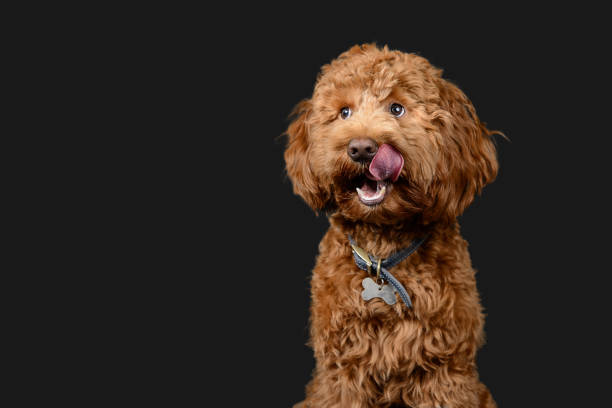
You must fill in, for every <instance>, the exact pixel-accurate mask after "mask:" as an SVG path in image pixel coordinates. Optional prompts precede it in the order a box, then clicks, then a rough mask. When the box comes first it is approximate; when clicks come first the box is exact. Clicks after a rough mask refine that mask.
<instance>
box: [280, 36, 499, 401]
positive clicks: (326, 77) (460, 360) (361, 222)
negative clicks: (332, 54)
mask: <svg viewBox="0 0 612 408" xmlns="http://www.w3.org/2000/svg"><path fill="white" fill-rule="evenodd" d="M441 72H442V71H441V70H439V69H437V68H435V67H433V66H432V65H430V64H429V63H428V61H427V60H426V59H424V58H422V57H419V56H417V55H413V54H407V53H403V52H399V51H391V50H389V49H388V48H387V47H386V46H385V47H384V48H378V47H376V46H375V45H362V46H355V47H353V48H351V49H350V50H349V51H347V52H345V53H343V54H341V55H340V56H339V57H338V58H337V59H336V60H334V61H333V62H331V63H330V64H328V65H325V66H323V67H322V70H321V73H320V75H319V77H318V78H317V83H316V86H315V88H314V92H313V95H312V98H310V99H308V100H305V101H302V102H301V103H300V104H299V105H298V106H297V107H296V110H295V112H294V114H295V118H294V120H293V122H292V123H291V124H290V126H289V128H288V130H287V135H288V145H287V149H286V151H285V160H286V167H287V173H288V175H289V177H290V179H291V181H292V183H293V187H294V191H295V193H296V194H298V195H299V196H301V197H302V198H303V199H304V200H305V201H306V203H307V204H308V205H309V206H310V207H312V208H313V209H314V210H315V211H325V212H327V213H328V214H329V219H330V224H331V225H330V228H329V230H328V232H327V233H326V235H325V237H324V238H323V240H322V241H321V243H320V246H319V250H320V254H319V256H318V257H317V263H316V266H315V268H314V271H313V276H312V282H311V287H312V303H311V341H310V344H311V345H312V347H313V349H314V354H315V358H316V368H315V371H314V373H313V379H312V381H311V382H310V383H309V385H308V386H307V392H306V400H305V401H304V402H303V403H300V404H298V406H307V407H309V408H315V407H316V408H322V407H328V408H331V407H355V408H357V407H392V406H402V407H404V406H409V407H418V408H430V407H447V408H457V407H462V408H468V407H495V406H496V405H495V402H494V401H493V399H492V397H491V395H490V393H489V391H488V390H487V388H486V387H485V386H484V385H483V384H482V383H481V382H480V381H479V380H478V373H477V368H476V364H475V356H476V351H477V350H478V348H479V347H480V346H481V345H482V344H483V341H484V340H483V339H484V334H483V314H482V307H481V305H480V301H479V295H478V292H477V289H476V281H475V276H474V275H475V272H474V270H473V268H472V266H471V262H470V256H469V253H468V250H467V243H466V242H465V240H464V239H463V238H462V237H461V235H460V233H459V226H458V224H457V220H456V219H457V216H459V215H460V214H461V213H462V212H463V211H464V210H465V208H466V207H467V206H468V205H469V204H470V203H471V202H472V200H473V198H474V195H475V194H478V193H479V192H480V191H481V189H482V188H483V186H485V185H486V184H487V183H489V182H491V181H492V180H493V179H494V178H495V176H496V174H497V168H498V165H497V159H496V153H495V148H494V144H493V142H492V140H491V135H492V134H493V133H494V132H491V131H489V130H487V129H486V127H485V126H484V125H483V124H482V123H481V122H480V121H479V119H478V117H477V116H476V112H475V110H474V107H473V106H472V104H471V102H470V101H469V100H468V98H467V97H466V96H465V95H464V94H463V93H462V92H461V91H460V90H459V89H458V88H457V87H456V86H455V85H453V84H451V83H450V82H448V81H446V80H444V79H443V78H442V77H441ZM392 104H400V105H402V106H403V107H404V109H405V114H403V115H401V116H398V115H393V114H391V113H390V110H389V107H390V106H391V105H392ZM343 108H349V109H350V112H352V114H351V115H350V116H349V117H346V118H345V117H343V116H342V115H341V114H340V112H341V111H342V110H343ZM347 112H348V111H347ZM356 138H368V139H370V140H373V141H374V142H375V143H376V145H377V146H382V145H383V144H387V145H390V146H392V147H393V148H394V149H395V150H394V151H396V152H398V153H399V154H401V156H402V158H403V159H404V161H403V167H402V168H401V173H400V175H399V178H398V179H397V180H396V181H395V182H390V181H388V180H387V181H386V182H385V183H387V190H386V193H385V195H384V199H383V200H382V202H380V203H377V204H375V205H368V204H365V203H364V202H363V200H361V199H360V196H359V194H357V192H356V187H358V186H359V183H363V182H364V180H365V179H364V175H365V174H366V173H367V174H369V170H368V165H369V164H370V162H369V161H355V160H354V159H352V158H351V157H350V156H349V154H347V146H348V144H349V143H350V142H351V140H353V139H356ZM369 176H370V179H371V178H372V177H371V174H369ZM366 182H367V181H366ZM425 233H428V234H430V235H429V238H428V240H427V241H426V242H425V243H424V244H423V245H422V246H421V247H420V248H419V249H418V250H417V251H416V252H415V253H414V254H413V255H411V256H410V257H409V258H408V259H406V260H405V261H403V262H401V263H400V264H399V265H397V266H396V267H394V268H393V269H392V270H391V272H392V273H393V275H394V276H395V277H396V278H397V279H398V280H399V281H400V282H402V284H403V285H404V286H405V288H406V290H407V291H408V293H409V294H410V297H411V299H412V302H413V308H412V309H408V308H407V307H406V306H405V305H404V303H403V302H401V301H398V302H397V303H395V304H394V305H392V306H390V305H387V304H386V303H385V302H383V301H382V300H381V299H374V300H370V301H368V302H365V301H364V300H362V298H361V296H360V292H361V290H362V287H361V281H362V280H363V279H364V278H365V277H366V276H367V273H366V272H364V271H362V270H360V269H358V268H357V267H356V266H355V263H354V261H353V257H352V252H351V248H350V246H349V244H348V240H347V235H348V234H351V235H352V236H353V237H354V239H355V241H356V242H357V243H358V245H360V246H361V247H363V248H364V249H365V250H366V251H368V252H369V253H370V254H373V255H374V256H376V257H382V258H385V257H387V256H389V255H390V254H392V253H393V252H395V251H398V250H400V249H402V248H405V247H406V246H408V245H409V244H410V242H411V241H412V240H413V239H415V238H417V237H419V236H421V235H423V234H425Z"/></svg>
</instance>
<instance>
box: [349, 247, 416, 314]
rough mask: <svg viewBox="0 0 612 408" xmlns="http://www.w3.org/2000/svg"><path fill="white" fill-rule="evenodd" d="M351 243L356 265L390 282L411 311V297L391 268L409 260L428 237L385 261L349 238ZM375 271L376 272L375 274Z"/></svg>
mask: <svg viewBox="0 0 612 408" xmlns="http://www.w3.org/2000/svg"><path fill="white" fill-rule="evenodd" d="M348 239H349V242H350V243H351V247H352V248H353V257H354V258H355V263H356V264H357V267H359V269H361V270H364V271H367V272H368V273H369V274H375V275H376V277H377V279H380V278H382V279H383V280H385V281H387V282H389V283H390V284H391V286H393V288H394V289H395V290H396V291H397V293H399V295H400V297H401V298H402V300H403V301H404V303H405V304H406V306H408V308H409V309H410V308H411V307H412V302H411V301H410V296H409V295H408V292H406V289H405V288H404V286H403V285H402V284H401V283H400V281H398V280H397V279H395V277H394V276H393V275H391V273H390V272H389V270H388V269H389V268H392V267H394V266H395V265H397V264H398V263H400V262H402V261H403V260H404V259H406V258H408V257H409V256H410V255H411V254H412V253H413V252H414V251H416V250H417V249H418V248H419V247H420V246H421V244H422V243H423V242H425V240H426V239H427V235H426V236H424V237H423V238H419V239H416V240H414V241H412V243H410V245H409V246H408V247H407V248H404V249H402V250H401V251H398V252H396V253H394V254H392V255H391V256H389V257H388V258H385V259H377V258H375V257H374V256H372V255H370V254H368V253H367V252H366V251H365V250H364V249H362V248H360V247H358V246H357V244H356V243H355V241H354V240H353V237H351V236H350V235H349V236H348ZM373 269H374V270H375V272H373Z"/></svg>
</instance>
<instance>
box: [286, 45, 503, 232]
mask: <svg viewBox="0 0 612 408" xmlns="http://www.w3.org/2000/svg"><path fill="white" fill-rule="evenodd" d="M295 114H296V117H295V119H294V121H293V122H292V123H291V124H290V126H289V128H288V130H287V134H288V136H289V141H288V145H287V149H286V151H285V161H286V164H287V173H288V174H289V177H290V178H291V180H292V182H293V187H294V191H295V192H296V193H297V194H299V195H300V196H301V197H302V198H304V200H305V201H306V202H307V203H308V204H309V205H310V206H311V207H312V208H313V209H314V210H315V211H319V210H333V211H338V212H339V213H341V214H342V215H343V216H345V217H347V218H348V219H350V220H361V221H365V222H370V223H383V224H393V223H397V222H399V221H402V220H406V219H409V218H411V217H415V216H418V217H421V219H422V220H423V222H432V221H452V220H454V219H455V218H456V217H457V216H458V215H460V214H461V213H462V212H463V210H464V209H465V208H466V207H467V206H468V205H469V204H470V203H471V202H472V200H473V198H474V195H475V194H477V193H479V192H480V190H481V189H482V187H483V186H484V185H485V184H487V183H489V182H491V181H492V180H493V179H494V178H495V176H496V174H497V160H496V157H495V148H494V145H493V143H492V141H491V139H490V136H491V133H492V132H490V131H488V130H487V129H486V128H485V127H484V125H483V124H481V123H480V121H479V120H478V118H477V116H476V113H475V110H474V107H473V106H472V104H471V103H470V101H469V100H468V99H467V97H466V96H465V95H464V94H463V93H462V92H461V91H460V90H459V89H458V88H457V87H456V86H454V85H453V84H451V83H449V82H447V81H446V80H444V79H442V78H441V71H440V70H438V69H436V68H434V67H432V66H431V65H430V64H429V63H428V62H427V61H426V60H425V59H424V58H421V57H419V56H416V55H413V54H406V53H402V52H399V51H389V50H388V49H387V48H386V47H385V48H384V49H378V48H376V47H375V46H373V45H366V46H355V47H353V48H352V49H350V50H349V51H347V52H345V53H344V54H342V55H340V57H338V58H337V59H336V60H335V61H333V62H332V63H331V64H329V65H326V66H324V67H323V68H322V71H321V74H320V75H319V78H318V80H317V83H316V86H315V89H314V93H313V95H312V98H311V99H309V100H305V101H303V102H301V103H300V104H299V105H298V106H297V107H296V110H295Z"/></svg>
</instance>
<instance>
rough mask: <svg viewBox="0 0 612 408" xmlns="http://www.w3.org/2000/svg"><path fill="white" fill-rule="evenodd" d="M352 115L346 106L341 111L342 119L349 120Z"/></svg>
mask: <svg viewBox="0 0 612 408" xmlns="http://www.w3.org/2000/svg"><path fill="white" fill-rule="evenodd" d="M352 113H353V111H352V110H351V108H349V107H348V106H345V107H344V108H342V109H340V117H341V118H342V119H346V118H348V117H349V116H351V114H352Z"/></svg>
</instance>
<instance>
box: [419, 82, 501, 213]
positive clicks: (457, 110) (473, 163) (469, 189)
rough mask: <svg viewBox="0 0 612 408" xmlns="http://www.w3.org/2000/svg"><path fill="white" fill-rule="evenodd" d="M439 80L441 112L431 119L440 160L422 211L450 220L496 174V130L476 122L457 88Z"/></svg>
mask: <svg viewBox="0 0 612 408" xmlns="http://www.w3.org/2000/svg"><path fill="white" fill-rule="evenodd" d="M439 81H440V82H439V83H438V88H439V90H440V98H441V102H440V105H441V106H440V107H441V108H442V114H441V115H440V116H439V117H438V119H437V120H436V121H435V122H436V123H437V125H438V128H439V131H440V134H441V136H442V138H441V143H442V149H441V160H440V161H439V165H438V169H437V171H436V173H437V175H436V177H435V178H434V181H433V182H432V184H431V186H430V194H431V195H432V198H433V200H434V205H433V206H432V207H431V208H430V209H428V211H426V213H425V214H424V215H425V216H426V217H427V218H435V219H442V220H446V221H452V220H454V219H455V218H456V217H458V216H459V215H461V214H462V213H463V211H464V210H465V209H466V208H467V207H468V206H469V205H470V204H471V203H472V201H473V200H474V196H475V195H476V194H480V192H481V190H482V188H483V187H484V186H485V185H487V184H488V183H490V182H492V181H493V180H494V179H495V177H496V176H497V170H498V163H497V156H496V152H495V146H494V144H493V140H492V138H491V136H492V135H493V134H495V133H498V132H492V131H490V130H488V129H487V128H486V127H485V125H484V124H483V123H481V122H480V120H479V119H478V116H476V110H475V109H474V106H473V105H472V103H471V102H470V100H469V99H468V98H467V96H465V94H464V93H463V92H461V90H459V88H457V87H456V86H455V85H453V84H452V83H450V82H448V81H446V80H444V79H442V78H439ZM427 213H429V214H427Z"/></svg>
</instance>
